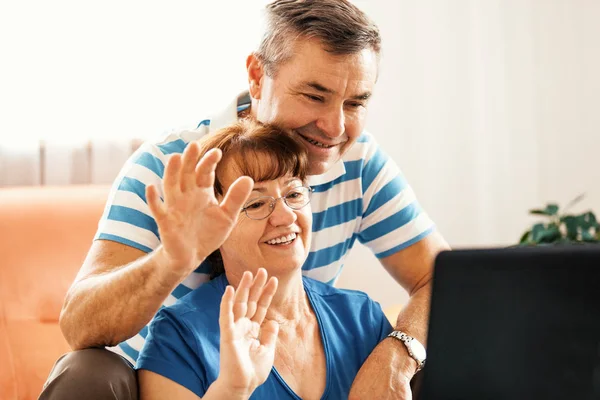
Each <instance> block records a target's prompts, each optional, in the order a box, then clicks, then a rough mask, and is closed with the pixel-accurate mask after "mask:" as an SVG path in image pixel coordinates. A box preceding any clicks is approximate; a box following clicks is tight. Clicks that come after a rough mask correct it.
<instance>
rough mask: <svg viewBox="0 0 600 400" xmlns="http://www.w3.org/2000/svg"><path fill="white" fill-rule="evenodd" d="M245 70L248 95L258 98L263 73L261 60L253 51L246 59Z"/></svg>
mask: <svg viewBox="0 0 600 400" xmlns="http://www.w3.org/2000/svg"><path fill="white" fill-rule="evenodd" d="M246 70H247V71H248V87H249V92H250V97H252V98H253V99H256V100H259V99H260V92H261V89H262V88H261V85H262V80H263V76H264V73H265V70H264V66H263V64H262V62H261V61H260V60H259V59H258V57H257V56H256V54H255V53H252V54H250V55H249V56H248V58H247V59H246Z"/></svg>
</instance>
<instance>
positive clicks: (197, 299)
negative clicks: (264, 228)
mask: <svg viewBox="0 0 600 400" xmlns="http://www.w3.org/2000/svg"><path fill="white" fill-rule="evenodd" d="M303 282H304V289H305V290H306V293H307V295H308V299H309V301H310V304H311V306H312V308H313V310H314V311H315V314H316V317H317V321H318V323H319V329H320V332H321V340H322V341H323V348H324V349H325V359H326V367H327V383H326V386H325V392H324V394H323V399H327V398H329V399H345V398H348V392H349V391H350V386H351V385H352V382H353V381H354V378H355V376H356V374H357V373H358V370H359V369H360V367H361V366H362V364H363V362H364V361H365V360H366V359H367V357H368V356H369V354H370V353H371V351H372V350H373V349H374V348H375V346H377V344H378V343H379V342H380V341H381V340H383V339H384V338H385V337H386V336H387V335H388V334H389V333H390V332H391V331H392V326H391V325H390V323H389V321H388V320H387V319H386V317H385V315H384V313H383V311H382V310H381V307H380V305H379V304H378V303H376V302H375V301H373V300H371V299H370V298H369V297H368V296H367V295H366V294H365V293H363V292H358V291H353V290H342V289H336V288H334V287H332V286H330V285H327V284H324V283H321V282H318V281H315V280H313V279H310V278H306V277H304V278H303ZM227 284H228V282H227V278H226V277H225V275H221V276H219V277H217V278H215V279H214V280H212V281H210V282H208V283H206V284H204V285H202V286H200V287H199V288H198V289H196V290H194V291H192V292H191V293H189V294H188V295H186V296H184V297H182V298H181V299H180V300H179V301H178V302H177V303H176V304H174V305H173V306H170V307H165V308H162V309H161V310H160V311H159V312H158V314H157V315H156V317H155V318H154V320H153V321H152V322H151V324H150V327H149V333H148V336H147V337H146V342H145V344H144V347H143V349H142V351H141V353H140V356H139V358H138V362H137V369H146V370H149V371H152V372H155V373H157V374H159V375H162V376H164V377H166V378H169V379H171V380H172V381H175V382H177V383H179V384H180V385H182V386H185V387H186V388H188V389H189V390H191V391H192V392H194V393H196V394H197V395H198V396H201V397H202V396H204V394H205V393H206V391H207V390H208V387H209V386H210V385H211V383H213V382H214V381H215V380H216V379H217V377H218V375H219V343H220V330H219V308H220V303H221V297H222V296H223V293H224V292H225V288H226V287H227ZM251 398H252V399H299V397H298V396H297V395H296V394H295V393H294V392H293V391H292V390H291V388H290V387H289V386H288V385H287V384H286V383H285V381H284V380H283V379H282V377H281V376H280V375H279V373H278V372H277V370H276V369H275V367H273V369H272V370H271V373H270V375H269V377H268V378H267V380H266V382H265V383H264V384H262V385H261V386H259V387H258V388H257V389H256V390H255V391H254V393H253V395H252V397H251Z"/></svg>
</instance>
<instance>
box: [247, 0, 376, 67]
mask: <svg viewBox="0 0 600 400" xmlns="http://www.w3.org/2000/svg"><path fill="white" fill-rule="evenodd" d="M265 23H266V27H265V33H264V36H263V38H262V41H261V43H260V46H259V48H258V51H256V53H255V54H256V56H257V57H258V59H259V60H260V61H261V62H262V63H263V65H264V67H265V71H266V73H267V74H269V75H272V74H273V73H275V72H276V70H277V67H278V66H279V65H281V64H282V63H284V62H285V61H287V60H288V59H290V58H291V57H292V56H293V53H292V51H293V42H294V41H295V40H296V39H317V40H319V41H320V42H321V44H322V45H323V48H324V49H325V50H326V51H328V52H330V53H332V54H335V55H351V54H356V53H358V52H360V51H362V50H365V49H370V50H373V51H374V52H375V54H376V55H377V56H379V53H380V51H381V37H380V35H379V28H378V27H377V25H375V23H374V22H373V21H371V19H370V18H369V17H368V16H367V15H366V14H365V13H364V12H363V11H361V10H360V9H359V8H358V7H356V6H355V5H354V4H352V3H351V2H350V1H348V0H275V1H273V2H272V3H270V4H269V5H267V7H266V15H265Z"/></svg>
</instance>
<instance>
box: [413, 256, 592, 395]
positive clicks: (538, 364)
mask: <svg viewBox="0 0 600 400" xmlns="http://www.w3.org/2000/svg"><path fill="white" fill-rule="evenodd" d="M427 353H428V357H427V364H426V366H425V369H424V370H423V374H424V376H423V386H422V392H421V396H420V397H419V398H420V399H423V400H430V399H465V400H470V399H473V400H475V399H477V400H482V399H600V247H595V246H593V245H590V246H565V247H562V246H561V247H530V248H511V249H494V250H461V251H451V252H443V253H441V254H440V255H439V256H438V257H437V259H436V263H435V271H434V278H433V292H432V301H431V314H430V322H429V334H428V340H427Z"/></svg>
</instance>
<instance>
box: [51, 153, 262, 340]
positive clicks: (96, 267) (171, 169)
mask: <svg viewBox="0 0 600 400" xmlns="http://www.w3.org/2000/svg"><path fill="white" fill-rule="evenodd" d="M221 156H222V154H221V152H220V151H216V150H211V151H209V152H207V153H206V154H205V155H204V156H202V158H201V159H200V161H199V162H198V159H199V158H200V148H199V145H198V143H196V142H193V143H191V144H190V145H188V146H187V148H186V150H185V151H184V153H183V156H182V155H181V154H176V155H173V156H172V157H171V158H170V159H169V161H168V163H167V166H166V168H165V175H164V182H163V187H164V201H163V200H162V199H161V198H160V196H159V194H158V189H157V188H156V187H155V186H154V185H150V186H147V187H146V199H147V201H148V207H149V210H150V212H151V214H152V216H153V217H154V220H155V221H156V224H157V226H158V231H159V233H160V239H161V244H160V245H159V246H158V247H157V248H156V249H155V250H154V251H152V252H151V253H149V254H147V255H144V253H143V252H142V251H140V250H137V249H134V248H132V247H128V246H126V245H123V244H119V243H115V242H112V241H106V240H96V241H95V242H94V243H93V245H92V247H91V249H90V251H89V253H88V256H87V258H86V260H85V262H84V265H83V266H82V268H81V270H80V272H79V274H78V276H77V277H76V279H75V282H74V283H73V285H72V286H71V288H70V289H69V291H68V293H67V296H66V299H65V303H64V305H63V309H62V311H61V317H60V326H61V329H62V331H63V335H64V336H65V338H66V339H67V342H68V343H69V345H70V346H71V347H72V348H73V349H82V348H86V347H94V346H110V345H116V344H118V343H120V342H122V341H123V340H126V339H128V338H130V337H132V336H133V335H135V334H136V333H137V332H139V331H140V329H142V328H143V327H144V326H145V325H146V324H147V323H148V322H149V321H150V319H151V318H152V317H153V316H154V314H156V312H157V311H158V309H159V308H160V305H161V304H162V302H163V301H164V300H165V299H166V297H167V296H168V295H169V293H171V291H172V290H173V289H174V288H175V287H176V286H177V285H178V284H179V283H180V282H182V281H183V280H184V279H185V278H187V277H188V276H189V274H190V273H191V272H192V271H194V269H196V267H198V265H200V263H201V262H202V261H204V259H205V258H206V257H208V255H209V254H210V253H212V252H213V251H214V250H216V249H218V248H219V247H220V246H221V244H222V243H223V241H224V240H225V239H226V238H227V236H228V235H229V232H230V231H231V229H232V227H233V226H234V224H235V222H236V220H237V217H238V215H239V212H240V209H241V208H242V205H243V204H244V202H245V201H246V199H247V198H248V196H249V194H250V192H251V190H252V185H253V182H252V180H251V179H250V178H248V177H240V178H238V179H237V180H236V181H235V182H234V183H232V184H231V186H230V187H229V189H228V190H227V193H226V194H225V196H224V198H223V199H222V200H221V201H220V202H219V201H218V200H217V199H216V198H215V194H214V188H213V185H214V175H215V174H214V172H215V169H216V166H217V163H218V162H219V161H220V160H221ZM207 226H209V227H211V229H205V228H206V227H207Z"/></svg>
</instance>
